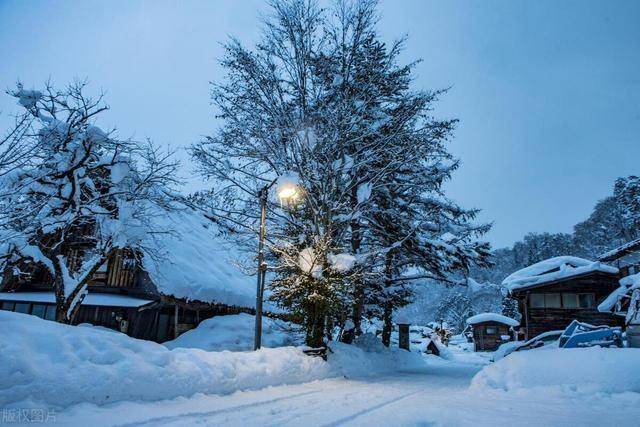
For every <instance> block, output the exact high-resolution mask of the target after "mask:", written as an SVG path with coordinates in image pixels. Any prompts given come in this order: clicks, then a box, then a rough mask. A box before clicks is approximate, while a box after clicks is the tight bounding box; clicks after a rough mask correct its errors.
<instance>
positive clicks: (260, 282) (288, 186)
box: [253, 178, 298, 350]
mask: <svg viewBox="0 0 640 427" xmlns="http://www.w3.org/2000/svg"><path fill="white" fill-rule="evenodd" d="M276 182H278V178H276V179H274V180H273V181H271V183H269V184H267V185H265V186H264V187H262V189H261V190H260V191H259V192H258V199H259V200H260V230H259V233H258V274H257V276H258V278H257V285H256V324H255V335H254V337H253V349H254V350H259V349H260V347H262V300H263V297H264V280H265V275H266V273H267V265H266V263H265V262H264V235H265V232H266V219H267V201H268V195H269V189H270V188H271V187H273V185H274V184H275V183H276ZM277 193H278V197H279V198H280V200H290V199H294V198H295V197H296V196H297V195H298V188H297V186H296V185H295V184H293V183H291V182H284V183H282V185H279V186H278V188H277Z"/></svg>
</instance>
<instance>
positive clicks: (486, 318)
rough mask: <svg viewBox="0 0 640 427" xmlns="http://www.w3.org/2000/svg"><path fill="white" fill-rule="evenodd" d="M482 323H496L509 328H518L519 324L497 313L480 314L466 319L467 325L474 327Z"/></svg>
mask: <svg viewBox="0 0 640 427" xmlns="http://www.w3.org/2000/svg"><path fill="white" fill-rule="evenodd" d="M482 322H498V323H503V324H505V325H509V326H518V325H519V324H520V322H518V321H517V320H515V319H512V318H510V317H507V316H503V315H502V314H498V313H480V314H476V315H475V316H471V317H469V318H468V319H467V323H468V324H469V325H475V324H476V323H482Z"/></svg>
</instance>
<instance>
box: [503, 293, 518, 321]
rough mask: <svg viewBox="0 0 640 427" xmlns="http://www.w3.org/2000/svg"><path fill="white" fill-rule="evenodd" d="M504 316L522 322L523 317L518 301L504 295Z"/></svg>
mask: <svg viewBox="0 0 640 427" xmlns="http://www.w3.org/2000/svg"><path fill="white" fill-rule="evenodd" d="M502 314H503V315H504V316H507V317H510V318H512V319H515V320H520V318H521V317H522V316H521V315H520V311H519V310H518V301H516V300H515V299H513V298H511V297H510V296H509V295H504V296H503V297H502Z"/></svg>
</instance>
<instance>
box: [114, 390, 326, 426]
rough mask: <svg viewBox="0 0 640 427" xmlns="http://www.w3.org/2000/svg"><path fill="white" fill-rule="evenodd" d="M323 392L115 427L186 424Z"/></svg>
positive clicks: (181, 414)
mask: <svg viewBox="0 0 640 427" xmlns="http://www.w3.org/2000/svg"><path fill="white" fill-rule="evenodd" d="M322 391H323V390H311V391H305V392H303V393H295V394H290V395H287V396H281V397H276V398H274V399H267V400H260V401H257V402H251V403H244V404H242V405H235V406H228V407H225V408H220V409H215V410H213V411H205V412H197V411H194V412H183V413H180V414H176V415H171V416H166V417H156V418H149V419H147V420H143V421H137V422H132V423H125V424H118V425H116V426H114V427H135V426H143V425H152V426H156V425H159V424H167V423H173V422H177V421H181V422H184V421H185V418H194V417H197V418H201V417H212V416H216V415H221V414H225V413H232V412H236V411H242V410H244V409H251V408H254V407H258V406H264V405H270V404H272V403H279V402H282V401H286V400H290V399H295V398H298V397H304V396H308V395H311V394H317V393H320V392H322Z"/></svg>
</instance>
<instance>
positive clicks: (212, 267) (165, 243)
mask: <svg viewBox="0 0 640 427" xmlns="http://www.w3.org/2000/svg"><path fill="white" fill-rule="evenodd" d="M177 207H178V209H176V210H175V211H171V212H163V213H162V214H159V215H157V216H155V217H153V218H152V219H151V220H152V221H153V222H154V224H155V226H156V228H157V229H158V230H162V231H165V233H160V234H154V235H146V236H145V240H144V245H143V247H144V250H143V252H144V256H143V258H142V264H143V267H144V269H145V270H146V271H147V272H148V273H149V276H150V278H151V280H152V281H153V283H154V284H155V285H156V287H157V289H158V291H159V292H161V293H163V294H165V295H171V296H174V297H176V298H184V299H187V300H197V301H202V302H210V303H214V302H215V303H222V304H227V305H237V306H243V307H254V306H255V305H254V304H255V298H256V297H255V293H256V291H255V283H254V281H255V279H254V278H253V277H252V276H250V275H248V274H246V273H245V272H243V270H242V269H241V267H240V264H243V261H246V260H247V259H249V260H251V254H245V253H243V252H242V251H241V250H240V249H239V248H238V247H236V246H235V245H234V244H233V243H231V242H229V241H227V240H225V239H224V238H223V236H222V235H221V232H220V230H219V229H218V226H217V225H216V224H215V223H214V222H212V221H211V220H210V219H208V218H206V217H205V216H204V215H203V214H202V213H200V212H197V211H195V210H193V209H191V208H188V207H186V206H181V205H179V206H177ZM154 255H155V256H156V257H154ZM157 255H160V259H154V258H157Z"/></svg>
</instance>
